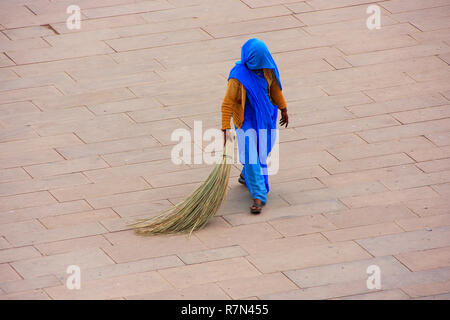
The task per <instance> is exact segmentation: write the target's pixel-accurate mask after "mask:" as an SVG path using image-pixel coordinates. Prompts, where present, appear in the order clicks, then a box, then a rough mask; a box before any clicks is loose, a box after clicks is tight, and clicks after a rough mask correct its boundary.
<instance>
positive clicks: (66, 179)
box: [0, 173, 89, 196]
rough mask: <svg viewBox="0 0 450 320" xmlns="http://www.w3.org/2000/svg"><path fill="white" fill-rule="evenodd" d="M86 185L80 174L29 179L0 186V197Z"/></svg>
mask: <svg viewBox="0 0 450 320" xmlns="http://www.w3.org/2000/svg"><path fill="white" fill-rule="evenodd" d="M87 183H89V180H88V179H87V178H86V177H85V176H83V175H82V174H81V173H71V174H67V175H60V176H56V177H45V178H40V179H31V180H30V181H27V180H24V181H14V182H7V183H2V184H0V196H11V195H15V194H21V193H29V192H36V191H43V190H49V189H52V188H59V187H67V186H71V187H72V186H81V185H86V184H87Z"/></svg>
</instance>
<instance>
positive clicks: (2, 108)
mask: <svg viewBox="0 0 450 320" xmlns="http://www.w3.org/2000/svg"><path fill="white" fill-rule="evenodd" d="M38 112H40V110H39V109H38V108H37V107H36V106H35V105H34V104H33V103H31V102H30V101H18V102H13V103H6V104H2V105H0V117H1V118H0V120H1V119H3V117H7V116H10V115H15V116H17V115H19V114H23V113H34V114H35V115H36V114H37V113H38Z"/></svg>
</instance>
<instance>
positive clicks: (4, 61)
mask: <svg viewBox="0 0 450 320" xmlns="http://www.w3.org/2000/svg"><path fill="white" fill-rule="evenodd" d="M14 65H15V63H14V61H12V60H11V59H10V58H9V57H8V56H6V55H5V54H4V53H3V52H2V53H0V67H9V66H14Z"/></svg>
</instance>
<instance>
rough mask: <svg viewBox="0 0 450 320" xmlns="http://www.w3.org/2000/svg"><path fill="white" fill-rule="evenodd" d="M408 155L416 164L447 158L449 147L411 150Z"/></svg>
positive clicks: (449, 151) (449, 154) (449, 152)
mask: <svg viewBox="0 0 450 320" xmlns="http://www.w3.org/2000/svg"><path fill="white" fill-rule="evenodd" d="M408 155H409V156H410V157H411V158H413V159H414V160H416V161H417V162H420V161H429V160H436V159H443V158H449V157H450V146H445V147H437V148H427V149H419V150H412V151H410V152H408Z"/></svg>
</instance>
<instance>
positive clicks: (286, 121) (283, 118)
mask: <svg viewBox="0 0 450 320" xmlns="http://www.w3.org/2000/svg"><path fill="white" fill-rule="evenodd" d="M288 124H289V116H288V113H287V108H284V109H281V119H280V126H284V125H286V126H285V128H287V126H288Z"/></svg>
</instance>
